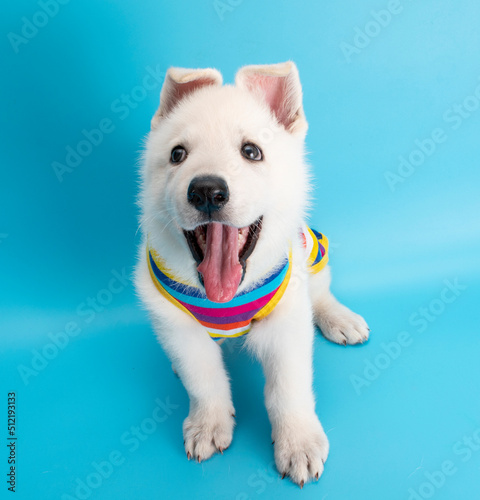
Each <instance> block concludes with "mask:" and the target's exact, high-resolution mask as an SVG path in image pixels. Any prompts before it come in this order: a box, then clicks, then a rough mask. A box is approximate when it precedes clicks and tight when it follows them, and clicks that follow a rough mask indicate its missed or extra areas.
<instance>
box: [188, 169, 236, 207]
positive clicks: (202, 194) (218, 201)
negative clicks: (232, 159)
mask: <svg viewBox="0 0 480 500" xmlns="http://www.w3.org/2000/svg"><path fill="white" fill-rule="evenodd" d="M228 197H229V193H228V186H227V183H226V182H225V181H224V180H223V179H221V178H220V177H215V176H213V175H205V176H202V177H195V179H193V180H192V182H191V183H190V186H188V191H187V199H188V202H189V203H191V204H192V205H193V206H194V207H195V208H196V209H197V210H200V212H204V213H206V214H208V215H210V214H211V213H212V212H216V211H217V210H220V209H221V208H222V207H223V206H224V205H225V204H226V203H227V201H228Z"/></svg>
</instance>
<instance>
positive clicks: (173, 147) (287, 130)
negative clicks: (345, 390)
mask: <svg viewBox="0 0 480 500" xmlns="http://www.w3.org/2000/svg"><path fill="white" fill-rule="evenodd" d="M306 131H307V122H306V120H305V116H304V113H303V107H302V91H301V86H300V81H299V78H298V72H297V68H296V66H295V65H294V64H293V63H292V62H287V63H283V64H275V65H268V66H248V67H244V68H242V69H240V70H239V72H238V73H237V76H236V79H235V85H234V86H232V85H226V86H222V77H221V75H220V73H219V72H218V71H216V70H214V69H199V70H190V69H188V70H187V69H179V68H171V69H170V70H169V71H168V73H167V75H166V79H165V83H164V85H163V89H162V92H161V96H160V107H159V108H158V110H157V112H156V113H155V116H154V117H153V119H152V130H151V132H150V134H149V136H148V140H147V144H146V151H145V154H144V159H143V165H142V191H141V196H140V204H141V209H142V224H141V226H142V229H143V234H144V238H143V243H142V246H141V251H140V255H139V261H138V266H137V270H136V286H137V289H138V292H139V294H140V296H141V298H142V300H143V301H144V303H145V305H146V307H147V308H148V310H149V312H150V315H151V318H152V321H153V325H154V328H155V330H156V333H157V335H158V338H159V340H160V342H161V344H162V346H163V348H164V349H165V351H166V352H167V354H168V356H169V357H170V359H171V360H172V362H173V365H174V367H175V369H176V371H177V372H178V375H179V376H180V378H181V380H182V382H183V384H184V385H185V388H186V390H187V392H188V395H189V398H190V413H189V415H188V417H187V418H186V420H185V422H184V426H183V433H184V439H185V451H186V453H187V457H188V458H191V457H193V458H194V459H197V460H198V461H201V460H205V459H207V458H209V457H210V456H211V455H212V454H213V453H215V452H216V451H220V452H223V450H224V449H226V448H228V446H229V445H230V443H231V440H232V433H233V427H234V417H235V410H234V406H233V403H232V398H231V392H230V385H229V380H228V375H227V373H226V371H225V367H224V363H223V359H222V352H221V347H220V342H217V341H218V340H220V339H223V338H228V337H233V336H240V335H244V334H245V333H248V334H247V335H246V337H245V345H246V346H247V348H248V349H249V350H250V351H251V352H253V353H254V354H255V355H256V356H257V357H258V359H259V360H260V362H261V363H262V365H263V369H264V372H265V377H266V387H265V403H266V406H267V410H268V414H269V417H270V421H271V424H272V438H273V440H274V443H275V461H276V464H277V467H278V470H279V472H280V473H281V474H283V476H285V475H288V476H290V478H291V479H292V480H293V481H295V482H296V483H298V484H299V485H300V486H303V485H304V483H305V482H307V481H308V480H309V479H311V478H317V479H318V477H319V476H320V475H321V474H322V472H323V466H324V463H325V460H326V458H327V455H328V440H327V437H326V436H325V433H324V431H323V429H322V426H321V424H320V422H319V420H318V418H317V415H316V413H315V399H314V396H313V392H312V344H313V335H314V323H316V324H317V325H318V326H319V328H320V329H321V331H322V333H323V335H324V336H325V337H326V338H328V339H330V340H332V341H333V342H336V343H339V344H345V345H346V344H356V343H359V342H364V341H365V340H367V338H368V332H369V329H368V327H367V325H366V323H365V321H364V320H363V319H362V318H361V317H360V316H358V315H357V314H355V313H353V312H351V311H350V310H349V309H347V308H346V307H345V306H343V305H341V304H340V303H338V302H337V300H336V299H335V298H334V297H333V296H332V294H331V293H330V291H329V285H330V271H329V268H328V266H326V265H325V264H326V262H327V260H328V254H327V252H328V240H327V239H326V238H325V237H324V236H323V235H321V234H319V233H316V232H314V231H311V230H310V229H309V228H307V227H306V226H305V211H306V207H307V202H308V191H309V174H308V169H307V165H306V164H305V161H304V139H305V134H306Z"/></svg>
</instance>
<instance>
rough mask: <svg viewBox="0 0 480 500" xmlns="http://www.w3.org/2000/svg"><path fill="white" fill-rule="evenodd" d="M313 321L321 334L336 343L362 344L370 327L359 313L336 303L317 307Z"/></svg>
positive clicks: (366, 338) (367, 335)
mask: <svg viewBox="0 0 480 500" xmlns="http://www.w3.org/2000/svg"><path fill="white" fill-rule="evenodd" d="M315 322H316V324H317V325H318V327H319V328H320V330H321V332H322V334H323V336H324V337H325V338H327V339H328V340H331V341H332V342H335V343H337V344H343V345H347V344H360V343H362V344H363V342H366V341H367V340H368V337H369V334H370V328H368V325H367V323H366V321H365V320H364V319H363V318H362V317H361V316H360V315H359V314H356V313H354V312H353V311H351V310H350V309H349V308H348V307H345V306H344V305H342V304H338V303H335V304H331V305H329V307H323V306H322V307H317V308H316V309H315Z"/></svg>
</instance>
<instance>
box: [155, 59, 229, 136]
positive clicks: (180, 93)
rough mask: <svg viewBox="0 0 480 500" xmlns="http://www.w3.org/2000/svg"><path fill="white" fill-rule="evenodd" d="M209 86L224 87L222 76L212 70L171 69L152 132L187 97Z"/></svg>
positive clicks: (164, 83)
mask: <svg viewBox="0 0 480 500" xmlns="http://www.w3.org/2000/svg"><path fill="white" fill-rule="evenodd" d="M207 85H222V75H221V74H220V73H219V72H218V71H217V70H216V69H212V68H206V69H186V68H169V70H168V71H167V75H166V76H165V81H164V82H163V87H162V91H161V93H160V106H159V108H158V109H157V111H156V113H155V115H154V116H153V118H152V122H151V127H152V130H153V129H154V128H155V127H156V126H157V125H158V122H159V120H160V118H161V117H163V116H166V115H167V114H168V113H170V111H172V109H173V108H174V107H175V106H176V105H177V104H178V103H179V102H180V101H181V100H182V99H183V98H184V97H185V96H187V95H189V94H191V93H192V92H194V91H195V90H197V89H199V88H201V87H205V86H207Z"/></svg>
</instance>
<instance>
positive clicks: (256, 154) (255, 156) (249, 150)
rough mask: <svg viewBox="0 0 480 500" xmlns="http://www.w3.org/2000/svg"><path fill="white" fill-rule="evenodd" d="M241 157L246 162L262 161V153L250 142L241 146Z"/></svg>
mask: <svg viewBox="0 0 480 500" xmlns="http://www.w3.org/2000/svg"><path fill="white" fill-rule="evenodd" d="M241 151H242V156H243V157H244V158H246V159H247V160H253V161H260V160H263V155H262V151H261V150H260V148H259V147H258V146H256V145H255V144H253V143H251V142H247V143H246V144H244V145H243V146H242V150H241Z"/></svg>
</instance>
